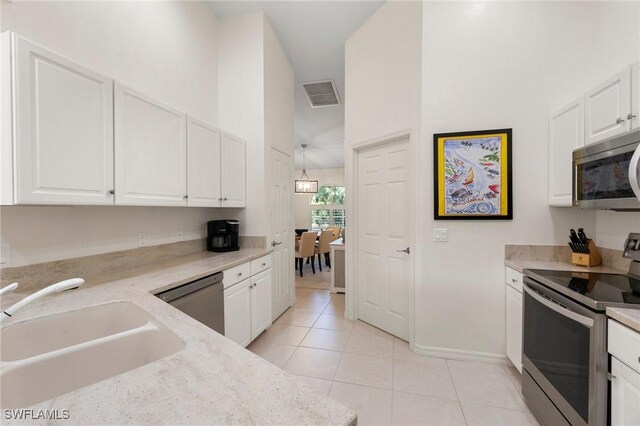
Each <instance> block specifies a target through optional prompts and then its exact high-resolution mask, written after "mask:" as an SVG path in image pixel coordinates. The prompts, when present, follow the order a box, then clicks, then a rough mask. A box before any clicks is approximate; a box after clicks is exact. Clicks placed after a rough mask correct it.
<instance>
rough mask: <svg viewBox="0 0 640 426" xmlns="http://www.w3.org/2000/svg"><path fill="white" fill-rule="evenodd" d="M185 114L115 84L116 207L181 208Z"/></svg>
mask: <svg viewBox="0 0 640 426" xmlns="http://www.w3.org/2000/svg"><path fill="white" fill-rule="evenodd" d="M186 136H187V130H186V115H185V114H184V113H182V112H180V111H177V110H175V109H173V108H171V107H168V106H165V105H162V104H160V103H159V102H157V101H154V100H153V99H150V98H148V97H147V96H144V95H142V94H140V93H138V92H136V91H134V90H132V89H129V88H127V87H125V86H123V85H121V84H118V83H116V84H115V170H116V204H124V205H151V206H184V205H186V204H187V197H186V195H187V185H186V183H187V182H186V181H187V158H186V154H187V141H186Z"/></svg>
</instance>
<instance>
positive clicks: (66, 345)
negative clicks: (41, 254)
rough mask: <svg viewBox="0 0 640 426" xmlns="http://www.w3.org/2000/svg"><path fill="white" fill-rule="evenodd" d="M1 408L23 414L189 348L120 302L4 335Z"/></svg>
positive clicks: (6, 330)
mask: <svg viewBox="0 0 640 426" xmlns="http://www.w3.org/2000/svg"><path fill="white" fill-rule="evenodd" d="M1 340H2V351H1V353H2V357H1V359H0V395H1V396H0V405H1V406H2V408H3V409H6V408H23V407H28V406H30V405H33V404H36V403H38V402H42V401H45V400H47V399H51V398H55V397H57V396H60V395H63V394H65V393H67V392H71V391H74V390H77V389H80V388H82V387H84V386H88V385H91V384H93V383H96V382H99V381H101V380H105V379H108V378H110V377H113V376H116V375H118V374H122V373H124V372H127V371H130V370H133V369H134V368H137V367H141V366H143V365H146V364H149V363H151V362H154V361H157V360H159V359H161V358H164V357H167V356H169V355H172V354H174V353H176V352H178V351H179V350H180V349H182V348H183V347H184V343H183V342H182V341H181V340H180V339H179V338H178V337H176V336H175V335H174V334H173V333H171V332H170V331H169V330H168V329H167V328H166V327H165V326H164V325H162V324H161V323H159V322H158V321H156V320H155V319H154V318H153V317H152V316H151V315H149V314H148V313H147V312H145V311H144V310H142V309H140V308H138V307H137V306H135V305H133V304H130V303H126V302H116V303H108V304H105V305H99V306H95V307H90V308H85V309H80V310H77V311H72V312H68V313H64V314H59V315H51V316H48V317H42V318H38V319H34V320H32V321H25V322H23V323H18V324H15V325H11V326H8V327H5V328H4V329H2V332H1Z"/></svg>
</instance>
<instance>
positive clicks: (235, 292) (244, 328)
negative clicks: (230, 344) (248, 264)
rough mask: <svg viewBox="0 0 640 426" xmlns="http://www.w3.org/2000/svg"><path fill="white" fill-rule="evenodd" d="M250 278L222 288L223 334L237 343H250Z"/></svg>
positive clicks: (245, 344) (243, 344) (244, 344)
mask: <svg viewBox="0 0 640 426" xmlns="http://www.w3.org/2000/svg"><path fill="white" fill-rule="evenodd" d="M251 285H252V284H251V279H249V278H247V279H246V280H244V281H240V282H239V283H237V284H235V285H233V286H231V287H229V288H227V289H225V290H224V335H225V336H226V337H228V338H229V339H231V340H233V341H234V342H236V343H237V344H239V345H242V346H247V345H248V344H249V343H251V288H250V286H251Z"/></svg>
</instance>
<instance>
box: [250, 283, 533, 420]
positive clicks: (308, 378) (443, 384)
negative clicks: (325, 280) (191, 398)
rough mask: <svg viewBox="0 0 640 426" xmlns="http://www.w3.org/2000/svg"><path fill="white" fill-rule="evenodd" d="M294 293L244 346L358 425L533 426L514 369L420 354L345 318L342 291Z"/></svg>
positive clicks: (360, 323) (302, 290)
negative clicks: (353, 416) (342, 408)
mask: <svg viewBox="0 0 640 426" xmlns="http://www.w3.org/2000/svg"><path fill="white" fill-rule="evenodd" d="M296 297H297V301H298V302H297V303H296V305H294V306H293V307H291V308H290V309H289V310H288V311H287V312H285V313H284V314H283V315H282V316H281V317H280V318H278V320H276V322H275V323H274V324H273V325H272V326H271V327H270V328H269V329H268V330H267V331H266V332H264V333H263V334H262V335H261V336H260V337H258V339H256V341H254V342H253V343H252V344H251V345H250V346H249V348H248V349H249V350H251V351H253V352H254V353H256V354H257V355H259V356H262V357H263V358H265V359H266V360H268V361H270V362H271V363H273V364H275V365H277V366H278V367H281V368H283V369H284V370H285V371H288V372H289V373H291V374H294V375H296V376H299V378H300V380H301V381H303V382H305V383H306V384H307V385H308V386H310V387H311V388H313V389H315V390H317V391H318V392H320V393H323V394H325V395H329V396H330V397H331V398H333V399H335V400H336V401H338V402H341V403H343V404H345V405H347V406H348V407H350V408H352V409H353V410H355V411H356V412H357V413H358V425H492V426H493V425H510V426H516V425H537V422H536V420H535V418H534V417H533V415H532V414H531V412H530V411H529V409H528V408H527V405H526V404H525V402H524V400H523V399H522V396H521V394H520V377H519V374H518V372H517V371H516V370H515V369H514V368H512V367H505V366H501V365H495V364H485V363H475V362H465V361H454V360H445V359H439V358H431V357H424V356H420V355H417V354H415V353H414V352H412V351H411V350H410V349H409V345H408V344H407V342H405V341H403V340H400V339H397V338H395V337H393V336H391V335H390V334H387V333H385V332H384V331H381V330H379V329H377V328H375V327H372V326H370V325H368V324H366V323H364V322H362V321H355V322H354V321H349V320H347V319H345V318H344V317H343V313H344V295H340V294H337V295H332V294H330V293H329V292H328V291H327V290H317V289H309V288H297V289H296Z"/></svg>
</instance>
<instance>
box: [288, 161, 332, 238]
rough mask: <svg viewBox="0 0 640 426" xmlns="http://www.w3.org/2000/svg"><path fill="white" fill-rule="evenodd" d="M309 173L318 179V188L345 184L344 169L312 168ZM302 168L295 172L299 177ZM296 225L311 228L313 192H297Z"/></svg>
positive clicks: (295, 199)
mask: <svg viewBox="0 0 640 426" xmlns="http://www.w3.org/2000/svg"><path fill="white" fill-rule="evenodd" d="M307 174H308V175H309V177H310V178H311V179H313V180H317V181H318V188H319V187H321V186H326V185H337V186H344V169H310V170H307ZM300 175H302V170H296V171H295V172H294V174H293V176H294V178H296V179H298V178H299V177H300ZM294 197H295V198H294V204H295V227H296V228H307V229H311V207H310V206H309V202H310V201H311V197H313V195H312V194H295V196H294Z"/></svg>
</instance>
